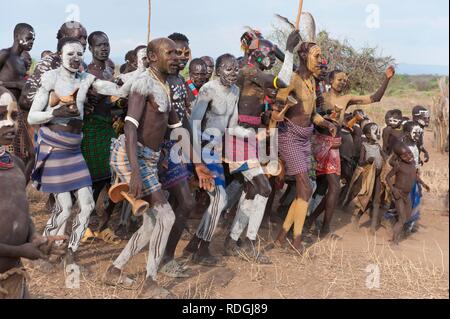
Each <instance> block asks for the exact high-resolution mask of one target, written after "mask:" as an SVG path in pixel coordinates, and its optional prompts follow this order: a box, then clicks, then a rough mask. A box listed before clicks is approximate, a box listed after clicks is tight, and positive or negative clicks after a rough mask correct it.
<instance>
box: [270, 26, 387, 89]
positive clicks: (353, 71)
mask: <svg viewBox="0 0 450 319" xmlns="http://www.w3.org/2000/svg"><path fill="white" fill-rule="evenodd" d="M289 32H290V31H289V29H287V28H284V27H281V26H277V25H273V32H272V34H271V35H270V36H269V37H268V38H269V39H271V40H272V41H274V42H275V43H277V44H278V45H279V46H280V47H281V48H283V47H284V46H285V43H286V40H287V37H288V35H289ZM316 42H317V44H318V45H319V46H320V47H321V48H322V52H323V55H324V57H325V58H326V59H327V61H328V71H330V72H331V71H333V70H335V69H339V70H342V71H344V72H346V73H347V74H348V76H349V88H348V89H350V90H352V91H354V92H356V93H358V94H365V93H367V92H373V91H374V90H376V89H377V88H378V87H379V85H380V82H381V79H382V77H383V75H384V71H385V70H386V68H387V67H388V66H389V65H391V64H394V63H395V60H394V58H392V57H391V56H381V55H379V54H378V48H377V47H364V48H362V49H360V50H357V49H355V48H353V47H352V46H351V45H350V44H349V42H348V41H347V40H344V41H339V40H336V39H332V38H330V36H329V34H328V32H327V31H321V32H319V34H318V35H317V39H316ZM295 62H296V63H299V62H298V57H296V58H295Z"/></svg>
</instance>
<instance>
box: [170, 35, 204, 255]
mask: <svg viewBox="0 0 450 319" xmlns="http://www.w3.org/2000/svg"><path fill="white" fill-rule="evenodd" d="M175 45H176V56H177V61H178V70H177V73H176V75H177V76H169V77H168V82H169V84H172V83H173V84H175V83H176V82H178V83H179V85H181V86H184V79H182V77H181V76H180V75H179V73H180V72H181V71H182V70H183V69H184V68H185V67H186V64H187V63H188V62H189V58H190V55H191V49H190V48H189V44H188V43H187V42H184V41H176V42H175ZM172 96H173V94H172ZM184 108H185V112H186V113H185V114H186V116H185V118H184V121H183V126H184V128H187V125H188V123H187V121H186V120H187V114H188V113H189V109H190V103H189V101H187V100H186V101H184ZM169 192H170V195H171V200H172V202H175V203H174V204H176V205H172V207H174V208H175V207H176V208H175V210H174V213H175V224H174V226H173V227H172V230H171V232H170V235H169V239H168V241H167V247H166V251H165V253H164V257H163V261H162V262H163V263H166V262H168V261H170V260H172V259H173V258H174V257H175V249H176V247H177V245H178V242H179V241H180V238H181V235H182V234H183V231H184V229H185V227H186V221H187V218H188V217H189V214H190V212H191V211H193V210H194V209H195V206H196V203H195V199H194V198H193V196H192V194H191V192H190V188H189V183H188V181H187V180H184V181H182V182H180V183H177V184H176V185H174V186H173V187H171V188H170V189H169Z"/></svg>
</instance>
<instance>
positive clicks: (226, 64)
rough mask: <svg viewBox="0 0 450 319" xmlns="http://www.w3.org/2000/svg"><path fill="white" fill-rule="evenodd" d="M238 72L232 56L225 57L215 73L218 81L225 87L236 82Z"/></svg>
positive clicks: (237, 65) (237, 66)
mask: <svg viewBox="0 0 450 319" xmlns="http://www.w3.org/2000/svg"><path fill="white" fill-rule="evenodd" d="M238 74H239V64H238V62H237V61H236V59H234V58H229V59H226V60H225V61H223V62H222V64H221V65H219V67H218V69H217V75H218V76H219V78H220V82H221V83H222V85H224V86H227V87H230V86H232V85H234V84H236V82H237V77H238Z"/></svg>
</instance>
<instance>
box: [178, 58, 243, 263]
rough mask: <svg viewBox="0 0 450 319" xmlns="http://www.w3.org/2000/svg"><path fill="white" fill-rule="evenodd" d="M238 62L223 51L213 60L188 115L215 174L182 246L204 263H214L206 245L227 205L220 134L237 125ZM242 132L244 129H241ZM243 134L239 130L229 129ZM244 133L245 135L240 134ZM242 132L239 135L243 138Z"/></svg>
mask: <svg viewBox="0 0 450 319" xmlns="http://www.w3.org/2000/svg"><path fill="white" fill-rule="evenodd" d="M238 73H239V65H238V62H237V60H236V58H235V57H234V56H232V55H230V54H224V55H222V56H220V57H219V58H218V59H217V64H216V75H217V77H218V78H217V79H215V80H213V81H210V82H208V83H207V84H205V85H204V86H203V87H202V88H201V89H200V92H199V95H198V98H197V100H196V102H195V105H194V107H193V109H192V116H191V118H190V122H191V127H192V131H193V138H194V147H196V146H198V144H200V143H201V146H202V149H203V150H202V156H203V158H202V160H203V162H204V163H205V164H206V166H207V167H208V169H209V170H210V171H211V172H212V173H214V174H215V179H214V181H215V187H214V188H213V189H210V190H209V191H208V195H209V197H210V205H209V207H208V209H207V210H206V211H205V213H204V215H203V218H202V220H201V222H200V225H199V227H198V229H197V232H196V234H195V235H194V236H193V237H192V239H191V241H190V242H189V244H188V245H187V246H186V248H185V249H184V253H183V255H184V257H186V258H190V257H192V260H193V262H195V263H197V264H200V265H204V266H217V265H219V263H220V260H219V258H218V257H216V256H213V255H211V253H210V251H209V244H210V242H211V240H212V238H213V236H214V231H215V230H216V228H217V224H218V222H219V219H220V214H221V212H222V211H223V209H224V207H225V206H226V204H227V193H226V191H225V187H226V185H225V173H224V168H223V164H222V137H223V136H224V134H225V131H226V130H227V129H228V128H230V129H234V128H236V127H237V126H238V101H239V88H238V87H237V86H236V82H237V79H238ZM244 131H245V130H244ZM239 133H244V134H247V132H242V130H237V131H236V132H234V131H233V132H232V133H231V134H232V135H239ZM244 136H245V135H244ZM244 136H243V135H239V137H241V138H243V137H244Z"/></svg>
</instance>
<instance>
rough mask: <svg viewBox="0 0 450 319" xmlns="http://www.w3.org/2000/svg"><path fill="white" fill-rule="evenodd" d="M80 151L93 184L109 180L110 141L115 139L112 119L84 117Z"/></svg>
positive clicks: (96, 116)
mask: <svg viewBox="0 0 450 319" xmlns="http://www.w3.org/2000/svg"><path fill="white" fill-rule="evenodd" d="M83 136H84V137H83V142H82V143H81V149H82V152H83V156H84V159H85V160H86V163H87V165H88V167H89V172H90V173H91V178H92V181H93V182H98V181H103V180H109V179H110V178H111V168H110V166H109V158H110V151H111V140H112V139H114V138H116V137H117V136H116V132H115V131H114V129H113V127H112V118H108V117H103V116H99V115H90V116H86V117H85V119H84V126H83Z"/></svg>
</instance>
